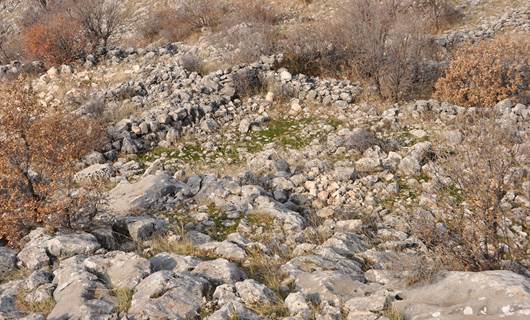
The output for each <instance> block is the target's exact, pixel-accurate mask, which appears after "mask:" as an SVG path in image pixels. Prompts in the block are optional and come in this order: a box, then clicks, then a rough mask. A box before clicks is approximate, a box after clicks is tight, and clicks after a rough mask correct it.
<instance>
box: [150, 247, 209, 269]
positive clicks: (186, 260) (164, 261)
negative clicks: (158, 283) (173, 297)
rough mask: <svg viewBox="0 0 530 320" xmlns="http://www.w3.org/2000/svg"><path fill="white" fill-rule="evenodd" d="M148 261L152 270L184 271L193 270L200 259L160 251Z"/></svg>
mask: <svg viewBox="0 0 530 320" xmlns="http://www.w3.org/2000/svg"><path fill="white" fill-rule="evenodd" d="M149 262H150V263H151V270H152V271H153V272H157V271H161V270H170V271H173V272H186V271H191V270H193V268H195V267H196V266H197V265H198V264H199V263H200V260H199V259H197V258H195V257H190V256H181V255H178V254H174V253H167V252H162V253H159V254H157V255H156V256H154V257H152V258H151V259H150V260H149Z"/></svg>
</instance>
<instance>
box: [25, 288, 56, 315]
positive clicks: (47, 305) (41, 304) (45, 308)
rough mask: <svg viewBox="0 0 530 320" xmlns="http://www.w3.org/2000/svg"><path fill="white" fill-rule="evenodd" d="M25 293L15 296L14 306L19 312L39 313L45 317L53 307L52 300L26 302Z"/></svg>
mask: <svg viewBox="0 0 530 320" xmlns="http://www.w3.org/2000/svg"><path fill="white" fill-rule="evenodd" d="M27 294H28V293H27V292H25V291H24V290H22V291H20V293H19V294H18V295H17V296H16V306H17V308H19V309H20V310H23V311H26V312H31V313H40V314H44V315H47V314H49V313H50V312H51V311H52V310H53V307H54V306H55V301H54V300H53V298H48V299H44V300H42V301H28V297H27Z"/></svg>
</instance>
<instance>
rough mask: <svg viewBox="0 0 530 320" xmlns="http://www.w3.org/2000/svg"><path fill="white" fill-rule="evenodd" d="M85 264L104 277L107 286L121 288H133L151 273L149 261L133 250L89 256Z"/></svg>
mask: <svg viewBox="0 0 530 320" xmlns="http://www.w3.org/2000/svg"><path fill="white" fill-rule="evenodd" d="M84 266H85V268H86V269H87V270H88V271H90V272H91V273H93V274H96V275H98V276H99V277H100V278H101V279H104V280H105V282H106V284H107V286H109V287H112V288H119V289H133V288H134V287H135V286H136V285H137V284H138V283H140V281H141V280H142V279H143V278H145V277H147V276H148V275H149V274H150V273H151V266H150V264H149V261H148V260H147V259H145V258H142V257H140V256H138V255H137V254H135V253H133V252H129V253H126V252H122V251H112V252H109V253H107V254H105V255H100V256H92V257H88V258H87V259H86V260H85V261H84Z"/></svg>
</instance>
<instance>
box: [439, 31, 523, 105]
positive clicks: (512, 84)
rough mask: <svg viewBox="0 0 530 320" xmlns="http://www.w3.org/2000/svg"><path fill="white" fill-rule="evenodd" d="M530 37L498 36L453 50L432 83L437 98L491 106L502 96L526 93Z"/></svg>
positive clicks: (521, 96) (507, 96)
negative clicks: (441, 75) (434, 86)
mask: <svg viewBox="0 0 530 320" xmlns="http://www.w3.org/2000/svg"><path fill="white" fill-rule="evenodd" d="M529 51H530V41H528V37H527V36H526V37H523V38H522V39H516V38H510V37H506V36H500V37H497V38H495V39H492V40H484V41H480V42H478V43H475V44H469V45H464V46H463V47H461V48H459V49H458V50H456V52H455V54H454V56H453V58H452V59H451V62H450V65H449V68H448V69H447V71H446V72H445V75H444V76H443V77H442V78H440V79H439V80H438V82H437V83H436V92H435V95H436V96H437V97H438V98H440V99H441V100H446V101H450V102H452V103H455V104H458V105H461V106H465V107H492V106H494V105H495V104H496V103H497V102H499V101H501V100H504V99H506V98H510V97H515V98H519V99H521V100H524V99H525V98H527V97H528V95H529V92H528V90H529V88H530V87H529V85H530V56H529V55H528V52H529Z"/></svg>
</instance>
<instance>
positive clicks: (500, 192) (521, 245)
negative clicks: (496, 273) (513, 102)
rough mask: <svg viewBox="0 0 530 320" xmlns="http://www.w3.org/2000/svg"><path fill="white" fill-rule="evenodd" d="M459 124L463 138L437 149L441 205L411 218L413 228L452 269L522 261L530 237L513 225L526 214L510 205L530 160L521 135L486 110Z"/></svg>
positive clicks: (437, 186) (437, 189) (486, 267)
mask: <svg viewBox="0 0 530 320" xmlns="http://www.w3.org/2000/svg"><path fill="white" fill-rule="evenodd" d="M457 125H458V128H459V130H460V131H461V132H462V133H463V136H464V141H463V142H462V143H460V144H458V145H456V146H454V147H452V148H450V149H445V150H443V149H438V150H437V151H436V154H437V160H436V161H435V163H434V177H435V179H433V186H434V190H435V192H436V206H437V207H436V209H434V210H430V209H429V211H431V212H432V215H431V214H428V213H427V212H428V211H426V212H424V214H422V215H418V216H414V217H412V218H413V220H414V224H413V227H412V229H413V230H414V232H415V235H416V236H417V237H418V238H419V239H421V240H422V241H424V243H425V244H426V245H427V248H428V249H429V251H430V252H431V253H432V255H433V257H434V258H436V259H438V260H439V261H440V262H441V263H442V264H443V265H444V266H445V267H448V268H450V269H453V270H454V269H456V270H471V271H478V270H489V269H498V268H501V267H502V265H503V261H504V260H511V261H515V262H517V261H522V260H523V259H525V257H527V253H528V251H527V250H528V248H527V247H525V246H527V245H528V241H527V239H526V240H525V239H524V238H523V239H520V238H519V239H518V237H520V235H518V232H517V231H515V229H512V226H513V225H514V223H516V224H520V223H523V224H524V219H525V218H526V217H525V216H524V215H523V216H521V215H520V214H517V212H516V211H512V206H511V205H507V204H509V201H510V200H509V197H508V198H507V196H508V195H509V194H510V193H512V194H513V195H514V196H515V195H517V194H518V193H522V194H524V189H523V188H522V183H523V182H524V180H525V179H527V177H526V178H525V174H526V173H525V171H524V168H525V167H526V166H528V165H529V161H528V157H525V156H524V151H523V150H522V149H521V142H522V139H521V138H520V137H519V136H518V135H517V134H516V132H515V131H513V130H511V129H509V128H505V127H502V126H499V125H498V123H496V122H495V120H494V119H493V118H492V116H490V115H486V114H483V115H481V116H480V118H478V117H477V118H473V117H470V116H468V117H466V118H464V119H461V120H459V122H458V123H457ZM514 196H512V198H513V197H514ZM507 201H508V202H507ZM517 221H519V222H518V223H517ZM525 242H526V245H525Z"/></svg>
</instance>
